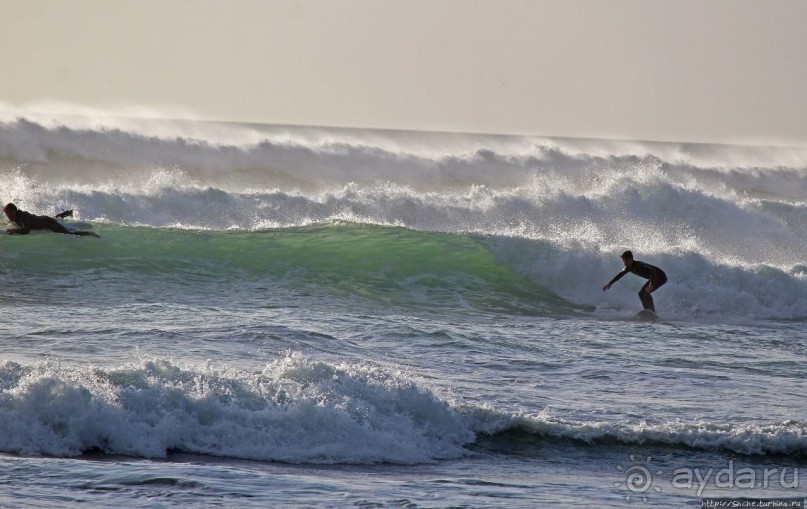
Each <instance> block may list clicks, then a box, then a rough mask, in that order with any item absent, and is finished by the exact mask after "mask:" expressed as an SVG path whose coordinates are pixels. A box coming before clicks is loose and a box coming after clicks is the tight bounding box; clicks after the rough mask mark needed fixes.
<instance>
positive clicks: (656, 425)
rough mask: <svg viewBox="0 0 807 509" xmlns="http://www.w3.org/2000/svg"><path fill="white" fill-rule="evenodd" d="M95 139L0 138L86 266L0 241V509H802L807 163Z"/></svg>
mask: <svg viewBox="0 0 807 509" xmlns="http://www.w3.org/2000/svg"><path fill="white" fill-rule="evenodd" d="M99 122H100V121H97V120H92V121H90V120H88V119H86V118H83V119H77V118H74V119H67V120H65V119H62V120H61V121H59V122H55V121H53V120H50V119H42V118H27V119H11V118H9V119H5V120H4V122H3V123H2V124H0V198H2V201H4V202H8V201H14V202H15V203H17V205H18V206H19V207H20V208H22V209H25V210H28V211H30V212H34V213H40V214H54V213H56V212H59V211H60V210H62V209H67V208H73V209H75V210H76V213H77V218H76V220H75V221H68V224H71V225H78V226H83V227H84V226H87V225H84V224H79V223H89V225H90V226H91V227H92V228H93V230H94V231H95V232H97V233H99V234H100V235H101V238H100V239H93V238H84V237H80V238H79V237H70V236H63V235H56V234H49V233H35V234H32V235H28V236H4V237H2V238H0V253H1V254H2V257H3V260H4V264H3V266H2V268H0V284H2V289H3V291H2V292H1V293H0V306H2V319H1V320H2V321H1V322H0V323H2V332H1V333H0V430H2V433H0V451H2V453H3V454H2V455H0V464H1V465H2V466H3V468H2V469H0V485H3V486H5V488H3V490H2V491H1V492H0V493H1V494H2V495H0V503H2V504H3V505H8V506H20V507H22V506H31V505H33V506H37V505H39V506H53V505H64V504H65V503H71V504H84V505H87V506H92V507H105V506H106V507H109V506H119V505H121V504H125V505H127V506H142V507H154V506H182V507H186V506H199V507H209V506H217V505H221V506H254V507H266V506H272V505H276V506H280V505H300V506H328V507H341V506H351V505H355V506H364V505H370V506H374V505H380V506H406V507H415V506H417V507H442V506H447V505H452V506H474V507H504V506H521V507H530V506H572V505H577V504H588V505H590V506H593V507H608V506H612V507H622V506H624V505H625V504H626V503H636V502H638V503H645V502H646V503H647V504H651V505H654V506H661V507H681V506H685V505H692V506H699V505H700V497H701V496H707V495H708V496H732V497H748V496H754V497H756V496H760V497H772V496H786V497H798V496H804V493H805V489H804V486H805V483H807V472H804V473H801V477H803V478H804V479H801V478H800V477H799V474H800V471H799V469H805V470H807V463H806V462H805V455H806V454H807V417H806V416H805V410H807V407H806V406H805V404H804V397H803V395H804V390H803V387H804V380H805V376H807V368H805V365H807V364H805V360H807V265H805V260H807V226H805V225H807V221H805V219H807V179H806V178H805V177H807V165H805V162H806V161H807V150H799V149H774V148H764V147H763V148H759V147H727V146H703V145H680V144H678V145H675V144H649V143H624V142H604V141H590V140H548V139H537V138H521V137H518V138H517V137H487V136H465V135H438V134H426V133H397V132H379V131H355V130H333V129H330V130H326V129H303V128H282V127H267V126H238V125H217V124H203V123H187V122H185V123H166V122H146V121H124V120H117V121H111V120H108V119H107V120H104V121H103V123H99ZM624 249H632V250H633V251H634V253H635V255H636V257H637V259H640V260H644V261H647V262H650V263H653V264H655V265H658V266H660V267H662V268H663V269H664V270H665V271H666V272H667V274H668V276H669V282H668V283H667V285H666V286H664V287H663V288H662V289H660V290H659V291H658V292H657V293H656V294H655V296H656V303H657V308H658V309H659V312H660V314H661V316H662V318H663V319H664V320H665V322H664V323H660V324H649V323H642V322H636V321H633V320H632V316H633V314H634V313H635V312H636V311H637V310H638V309H639V307H640V304H639V300H638V297H637V295H636V292H637V291H638V288H639V287H640V286H641V284H642V283H643V280H640V279H638V278H636V277H635V276H632V275H628V276H626V277H625V278H623V279H622V280H620V281H619V282H618V283H616V284H615V285H614V287H613V288H611V290H610V291H608V292H606V293H603V292H602V285H603V284H604V283H606V282H607V281H608V280H609V279H610V278H611V277H612V276H613V275H614V274H615V273H616V272H618V271H619V269H620V268H621V262H620V260H619V253H621V252H622V251H623V250H624ZM710 469H711V470H710ZM721 470H723V471H724V475H723V476H722V477H720V476H717V475H716V474H717V473H718V472H719V471H721ZM773 470H775V472H773ZM709 472H711V477H709V476H707V473H709ZM729 473H731V474H732V476H731V482H729V480H728V479H729V477H728V474H729ZM687 474H690V479H694V481H693V482H689V483H687V482H686V481H687V477H686V476H687ZM698 475H700V479H701V480H699V481H698ZM751 477H754V478H753V479H751Z"/></svg>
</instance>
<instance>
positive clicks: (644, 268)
mask: <svg viewBox="0 0 807 509" xmlns="http://www.w3.org/2000/svg"><path fill="white" fill-rule="evenodd" d="M622 263H624V264H625V268H624V269H622V271H621V272H620V273H619V274H617V275H616V276H614V278H613V279H611V281H609V282H608V284H606V285H605V286H603V287H602V291H605V290H607V289H609V288H611V285H612V284H614V283H616V282H617V281H619V279H620V278H621V277H622V276H624V275H625V274H627V273H628V272H633V273H634V274H636V275H637V276H639V277H643V278H645V279H648V280H649V281H648V282H647V283H645V284H644V286H642V289H641V290H639V299H640V300H641V301H642V306H644V308H645V309H646V310H649V311H652V312H653V313H655V312H656V306H655V305H654V304H653V296H652V295H650V294H651V293H653V292H654V291H656V290H658V288H659V287H660V286H661V285H663V284H664V283H666V282H667V274H665V273H664V271H663V270H661V269H660V268H658V267H656V266H655V265H650V264H649V263H644V262H640V261H639V260H634V259H633V253H631V252H630V251H625V252H624V253H622Z"/></svg>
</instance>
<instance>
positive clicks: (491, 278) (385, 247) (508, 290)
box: [3, 222, 572, 315]
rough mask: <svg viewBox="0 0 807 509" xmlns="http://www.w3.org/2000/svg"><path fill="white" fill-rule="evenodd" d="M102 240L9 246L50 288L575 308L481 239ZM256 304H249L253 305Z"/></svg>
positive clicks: (210, 236) (218, 235)
mask: <svg viewBox="0 0 807 509" xmlns="http://www.w3.org/2000/svg"><path fill="white" fill-rule="evenodd" d="M97 231H98V233H100V234H101V236H102V238H101V239H88V238H71V237H68V236H62V235H55V234H47V233H37V234H34V235H29V236H27V237H19V238H17V237H15V238H5V239H3V240H4V241H5V242H4V244H5V245H4V246H3V247H4V250H5V252H6V262H7V267H9V268H10V270H13V271H14V273H15V274H17V275H18V276H24V277H28V278H29V279H30V278H33V279H41V280H43V284H44V281H45V280H50V281H51V282H53V280H54V279H60V278H64V277H67V275H68V274H82V275H83V276H84V277H85V278H90V279H92V280H93V281H96V284H100V285H103V281H104V280H114V281H118V282H121V283H122V284H130V285H132V286H133V287H135V286H138V285H155V284H157V285H165V284H176V285H179V286H184V285H187V286H188V287H189V288H193V287H194V286H195V285H200V284H217V285H223V286H222V288H223V289H222V292H225V294H226V291H227V290H226V286H227V285H228V284H234V285H242V284H243V283H244V282H245V281H256V280H260V281H263V282H264V284H268V285H271V286H272V287H282V288H284V289H286V290H290V291H295V292H303V293H306V294H309V295H315V296H325V297H328V298H332V299H333V298H337V299H340V300H341V301H342V303H344V304H350V303H353V304H356V303H357V301H356V300H357V299H359V302H358V304H359V305H371V306H381V307H387V308H389V309H391V310H394V309H396V308H398V309H400V308H411V307H413V306H414V307H419V308H425V309H439V310H441V311H445V310H446V308H457V309H458V310H470V311H482V312H496V313H505V314H527V315H533V314H547V313H549V314H557V313H560V314H563V313H568V312H571V311H572V306H571V305H570V304H568V303H566V302H565V301H563V300H562V299H560V298H559V297H557V296H555V295H554V294H553V293H552V292H550V291H549V290H546V289H543V288H540V287H539V286H537V285H536V284H534V283H532V282H530V281H529V280H526V279H525V278H523V277H521V276H519V275H517V274H516V273H514V272H513V271H511V270H510V269H509V268H508V267H506V266H504V265H502V264H500V263H497V262H496V261H495V259H494V256H493V255H492V253H491V252H490V251H489V250H488V249H487V248H486V247H485V246H484V245H483V244H482V243H480V242H479V241H477V240H476V239H475V238H474V237H472V236H468V235H462V234H449V233H434V232H423V231H415V230H410V229H405V228H397V227H383V226H375V225H360V224H350V223H341V222H335V223H327V224H319V225H312V226H305V227H295V228H283V229H272V230H265V231H260V232H244V231H191V230H178V229H177V230H173V229H153V228H134V227H120V226H111V225H110V226H101V227H99V228H98V229H97ZM245 298H246V297H245Z"/></svg>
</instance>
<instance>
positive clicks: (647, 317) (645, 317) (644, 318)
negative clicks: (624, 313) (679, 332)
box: [634, 309, 659, 322]
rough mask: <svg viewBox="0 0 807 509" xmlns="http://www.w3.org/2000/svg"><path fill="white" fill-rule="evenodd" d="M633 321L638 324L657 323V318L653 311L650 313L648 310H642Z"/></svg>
mask: <svg viewBox="0 0 807 509" xmlns="http://www.w3.org/2000/svg"><path fill="white" fill-rule="evenodd" d="M634 319H635V320H638V321H640V322H657V321H658V320H659V317H658V315H657V314H656V313H655V312H654V311H650V310H649V309H643V310H641V311H639V312H638V313H636V316H635V317H634Z"/></svg>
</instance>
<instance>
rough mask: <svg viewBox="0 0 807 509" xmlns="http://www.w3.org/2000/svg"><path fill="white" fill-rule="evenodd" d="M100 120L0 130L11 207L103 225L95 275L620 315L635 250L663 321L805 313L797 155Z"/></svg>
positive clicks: (804, 158) (805, 247)
mask: <svg viewBox="0 0 807 509" xmlns="http://www.w3.org/2000/svg"><path fill="white" fill-rule="evenodd" d="M107 123H108V125H105V124H101V125H95V124H92V123H88V122H73V123H70V122H61V123H56V122H53V121H44V120H41V119H19V120H13V121H12V120H10V121H7V122H5V123H3V124H0V161H2V162H0V189H2V190H3V191H2V192H3V199H4V200H5V201H11V200H14V201H16V202H17V203H18V204H20V205H21V206H22V207H23V208H25V209H27V210H30V211H32V212H37V213H54V212H57V211H58V210H59V209H61V208H73V209H76V210H77V211H78V214H79V216H80V218H81V219H83V220H87V221H92V222H95V223H96V228H97V229H98V230H99V231H100V232H101V233H103V234H104V237H105V238H104V239H102V243H99V244H96V245H92V246H90V247H88V246H89V244H82V251H83V250H85V249H86V250H87V251H88V252H89V253H91V254H92V253H93V252H96V251H97V253H98V256H97V257H96V258H95V259H94V263H97V264H98V265H100V266H102V267H103V266H108V267H113V266H114V267H116V268H120V267H128V269H127V270H132V271H133V272H134V273H138V272H140V271H146V272H147V271H148V270H153V271H154V272H155V273H156V272H160V271H168V270H176V271H179V272H183V271H184V272H183V273H186V274H192V273H193V272H194V271H196V272H199V273H201V274H211V273H213V274H215V273H216V272H217V271H223V270H230V273H231V274H234V273H236V272H238V271H241V270H243V271H246V272H248V273H257V274H271V275H273V276H277V277H280V274H281V272H282V274H283V275H284V277H285V275H287V274H288V275H290V276H292V277H297V276H300V275H303V277H304V278H306V277H307V278H308V279H306V281H308V282H310V283H316V284H320V285H322V286H323V287H324V288H330V289H332V290H333V291H334V292H335V293H341V294H350V293H357V292H358V293H362V292H365V291H367V292H369V293H374V292H376V290H380V292H381V293H384V292H385V291H388V290H390V289H391V288H393V287H400V286H401V285H402V284H404V285H405V284H406V282H407V281H410V282H411V281H418V278H420V279H419V281H422V282H425V281H426V279H424V278H423V276H424V275H429V274H432V275H434V274H436V275H437V279H435V280H434V281H435V282H436V284H434V285H432V286H433V287H434V288H438V287H446V288H450V289H452V294H453V295H454V296H455V297H456V296H459V295H462V294H477V295H481V294H486V295H495V298H490V299H488V300H489V303H492V302H494V301H508V300H515V301H517V302H519V304H518V305H517V306H516V307H517V308H520V307H524V302H525V301H526V302H527V303H528V305H527V306H526V307H527V308H530V307H532V306H533V304H532V303H533V302H534V301H535V300H536V298H534V297H526V299H525V298H524V297H523V295H521V294H520V293H519V292H523V290H524V287H525V286H526V287H527V290H526V291H527V293H530V294H535V293H537V294H538V295H540V296H539V297H538V298H537V300H538V301H549V300H552V299H553V298H554V297H550V295H555V296H558V297H560V298H561V299H563V301H565V302H566V303H567V304H564V305H561V307H563V308H565V309H568V308H569V307H570V306H580V307H582V308H583V309H593V308H596V309H597V310H598V312H599V313H601V314H603V315H605V316H619V315H620V313H624V312H626V311H627V310H629V309H633V308H635V306H636V297H635V290H633V289H631V291H627V290H626V291H612V292H609V293H608V294H602V292H600V291H599V289H600V288H601V286H602V284H603V283H604V282H605V281H607V280H608V279H609V278H610V277H611V276H612V275H613V274H614V273H615V272H616V271H617V270H618V269H619V260H618V254H619V253H620V252H621V251H622V250H624V249H633V250H634V252H636V253H637V257H638V258H639V259H644V260H645V261H649V262H651V263H653V262H655V263H656V264H657V265H660V266H661V267H663V268H664V269H665V270H666V271H667V272H668V275H670V276H671V277H670V282H669V283H668V286H667V287H666V288H665V289H664V292H663V294H662V293H660V294H659V296H658V299H659V301H660V303H661V304H663V307H664V309H665V316H668V317H670V318H681V319H699V318H701V317H707V318H708V319H714V318H715V317H720V318H728V319H736V318H740V317H742V318H744V319H747V318H751V319H795V320H804V319H805V318H806V317H807V298H806V297H805V295H807V292H805V285H807V280H805V275H806V274H807V269H805V265H804V260H806V259H807V242H805V238H807V201H805V196H807V179H805V178H804V176H805V174H807V164H806V163H807V154H805V151H804V150H802V149H798V148H790V149H786V148H781V149H779V148H770V147H768V148H766V147H729V146H717V145H687V144H661V143H638V142H598V141H592V140H551V139H540V138H525V137H522V138H519V137H495V136H463V135H442V136H441V135H428V134H424V133H394V132H379V131H350V130H345V131H340V130H324V129H320V130H317V129H311V128H299V129H293V128H281V127H267V126H262V127H261V126H233V125H224V126H223V125H218V124H204V123H184V124H182V123H171V122H166V123H148V122H132V121H130V122H127V121H124V120H119V121H115V122H111V121H108V120H107ZM363 225H372V226H374V228H371V227H370V226H363ZM143 227H150V228H143ZM399 227H400V229H398V228H399ZM306 228H308V229H306ZM362 229H363V230H364V232H363V233H359V232H360V231H361V230H362ZM269 231H271V233H267V232H269ZM185 232H187V234H185ZM323 232H326V233H323ZM404 232H405V233H404ZM416 232H421V233H423V235H420V233H416ZM426 232H430V233H431V234H433V235H434V236H432V237H429V236H428V235H426ZM270 237H271V238H273V239H274V240H272V241H270V240H269V239H270ZM293 238H296V239H298V240H294V241H292V239H293ZM426 238H429V239H431V241H434V242H431V241H426V240H425V239H426ZM220 239H221V240H220ZM224 239H226V240H224ZM277 239H281V241H278V240H277ZM300 239H305V240H300ZM359 240H360V242H359ZM393 240H394V241H395V242H393ZM42 242H49V241H44V240H42ZM116 242H117V244H116ZM273 242H274V244H273ZM278 242H279V243H278ZM430 242H431V243H430ZM131 243H135V245H137V246H138V252H137V253H136V256H137V257H145V258H144V259H143V260H140V261H138V260H136V259H135V253H132V251H131ZM184 243H187V245H186V244H184ZM273 245H279V246H282V247H283V249H274V250H273V249H272V246H273ZM354 245H355V251H353V249H354V247H353V246H354ZM480 245H481V246H482V247H481V248H480V247H479V246H480ZM161 246H162V247H161ZM167 246H170V252H167V251H166V252H163V251H162V249H163V247H166V249H167ZM301 246H304V247H301ZM425 246H431V247H430V248H429V249H426V247H425ZM437 246H442V247H439V248H438V247H437ZM334 248H335V249H334ZM421 248H423V249H425V251H423V252H421V251H419V249H421ZM58 249H67V250H71V249H72V247H71V248H65V247H59V248H58ZM321 249H322V250H333V257H332V258H329V257H328V255H325V254H324V252H322V251H321ZM441 249H444V251H442V252H441ZM116 250H119V251H121V253H122V252H123V251H125V250H128V253H129V255H130V256H128V258H127V257H126V256H124V255H123V254H118V253H117V252H116ZM317 251H320V254H319V255H317V254H315V253H316V252H317ZM283 253H296V254H295V255H294V257H292V256H289V257H286V258H284V254H283ZM480 253H483V254H480ZM175 254H176V255H177V256H174V255H175ZM20 256H23V255H20ZM35 256H38V255H35ZM71 256H73V255H71ZM75 256H78V255H77V254H75ZM477 256H482V257H484V256H488V257H490V256H492V258H493V261H490V260H489V259H488V260H487V261H485V262H484V263H480V261H479V260H480V259H481V258H477ZM79 258H80V257H79ZM446 258H447V260H446ZM329 260H330V261H329ZM267 261H271V262H272V263H266V262H267ZM387 262H388V263H387ZM385 263H387V265H385ZM465 263H467V264H468V267H465V266H464V265H463V264H465ZM457 274H465V275H467V276H469V277H467V278H465V279H464V280H463V281H462V282H460V283H459V284H453V283H452V282H451V281H450V279H451V278H453V277H454V276H455V275H457ZM489 274H492V275H491V276H489ZM463 277H464V276H463ZM413 278H414V279H413ZM287 279H288V278H287ZM519 279H520V280H522V283H521V285H520V286H519V285H516V284H514V283H513V281H514V280H519ZM477 280H481V281H483V282H485V283H484V284H483V285H482V286H479V285H476V283H474V282H473V281H477ZM625 281H628V279H626V280H625ZM620 284H625V283H620ZM636 286H638V283H637V285H636ZM516 288H519V289H518V290H516ZM421 289H422V288H421ZM419 290H420V289H418V290H416V291H415V292H410V295H409V296H408V297H407V299H409V298H411V296H412V295H416V294H417V293H418V291H419ZM381 293H376V294H375V297H373V298H376V299H378V300H379V301H380V300H383V299H384V298H385V297H383V296H381ZM421 293H422V292H421ZM514 295H517V297H515V298H513V296H514ZM393 300H394V298H393ZM561 304H562V302H561ZM505 307H507V306H505ZM539 307H541V306H539Z"/></svg>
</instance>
